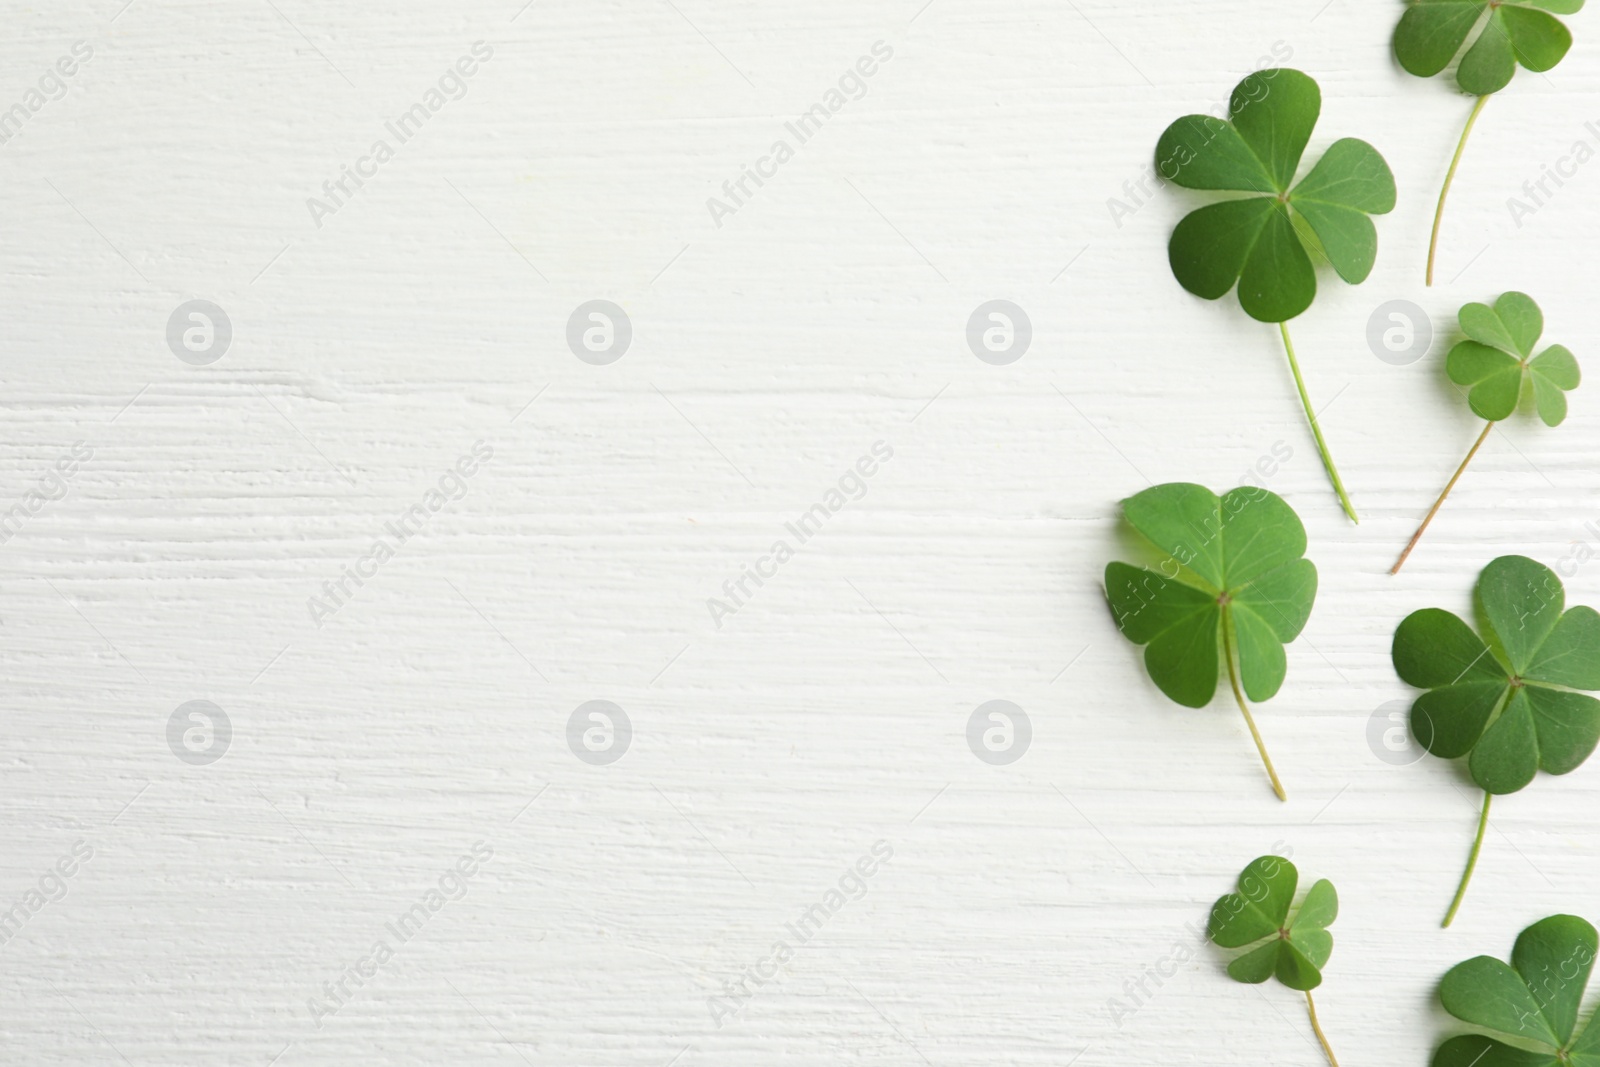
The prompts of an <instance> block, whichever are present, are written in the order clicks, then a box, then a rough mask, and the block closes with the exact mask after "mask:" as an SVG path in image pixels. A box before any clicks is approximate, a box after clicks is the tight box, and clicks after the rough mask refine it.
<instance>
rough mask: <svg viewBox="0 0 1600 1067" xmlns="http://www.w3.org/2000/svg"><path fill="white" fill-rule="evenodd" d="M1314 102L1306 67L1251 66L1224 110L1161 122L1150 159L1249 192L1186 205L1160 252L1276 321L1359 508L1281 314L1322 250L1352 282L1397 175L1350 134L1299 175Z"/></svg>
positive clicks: (1334, 478)
mask: <svg viewBox="0 0 1600 1067" xmlns="http://www.w3.org/2000/svg"><path fill="white" fill-rule="evenodd" d="M1321 112H1322V90H1320V89H1319V88H1317V83H1316V82H1315V81H1313V80H1312V79H1311V78H1309V77H1307V76H1306V75H1305V74H1302V73H1301V72H1300V71H1298V70H1289V69H1274V70H1263V71H1258V72H1256V73H1255V74H1252V75H1250V76H1249V77H1247V78H1245V79H1244V80H1243V81H1242V82H1240V83H1239V84H1238V86H1237V87H1235V88H1234V90H1233V95H1232V96H1231V97H1230V98H1229V105H1228V118H1227V119H1226V120H1223V119H1219V118H1215V117H1213V116H1211V115H1185V116H1184V117H1183V118H1180V119H1178V120H1177V121H1176V122H1174V123H1173V124H1172V125H1170V126H1168V127H1167V129H1166V132H1164V133H1163V134H1162V135H1161V139H1160V141H1159V142H1157V144H1156V168H1157V169H1158V170H1159V171H1160V173H1161V176H1162V177H1163V178H1166V179H1167V180H1168V181H1171V182H1173V183H1175V184H1177V185H1181V186H1183V187H1185V188H1188V189H1202V190H1209V191H1216V192H1225V193H1230V194H1239V193H1243V194H1245V195H1244V196H1242V197H1241V196H1230V197H1229V198H1227V199H1224V200H1221V201H1219V202H1217V203H1213V204H1209V205H1207V206H1205V207H1202V208H1198V209H1197V210H1195V211H1192V212H1190V213H1189V214H1188V215H1187V216H1185V217H1184V218H1183V220H1182V221H1180V222H1179V223H1178V225H1177V227H1176V228H1175V229H1174V230H1173V231H1172V239H1171V241H1170V242H1169V243H1168V245H1167V259H1168V262H1169V263H1170V264H1171V266H1172V273H1173V275H1174V276H1175V277H1176V278H1177V279H1178V283H1179V284H1180V285H1182V286H1183V287H1184V288H1185V289H1187V290H1188V291H1189V292H1191V293H1194V294H1195V295H1196V296H1200V297H1204V298H1205V299H1207V300H1218V299H1220V298H1222V297H1224V296H1226V295H1227V294H1228V293H1229V292H1230V291H1232V290H1234V289H1235V288H1237V292H1238V298H1239V305H1240V306H1241V307H1242V308H1244V310H1245V313H1246V314H1248V315H1249V316H1250V317H1251V318H1254V319H1257V320H1259V321H1261V322H1275V323H1277V324H1278V331H1279V333H1280V334H1282V336H1283V346H1284V350H1285V352H1286V353H1287V354H1288V357H1289V366H1290V367H1291V368H1292V369H1293V371H1294V379H1295V385H1296V386H1297V387H1298V389H1299V392H1300V401H1301V404H1302V405H1303V406H1304V407H1305V412H1306V419H1307V421H1308V422H1309V423H1310V424H1311V432H1312V434H1313V436H1314V437H1315V438H1316V442H1317V451H1318V452H1319V453H1320V454H1321V456H1322V463H1323V466H1325V467H1326V468H1327V471H1328V478H1329V480H1330V481H1331V482H1332V483H1333V488H1334V491H1335V492H1336V493H1337V494H1338V497H1339V502H1340V504H1341V505H1342V506H1343V507H1344V510H1345V513H1346V514H1347V515H1349V516H1350V518H1351V519H1352V520H1355V519H1356V511H1355V505H1353V504H1352V503H1351V502H1350V496H1349V494H1348V493H1346V492H1345V488H1344V483H1343V481H1341V480H1340V478H1339V472H1338V469H1337V468H1336V467H1335V466H1334V463H1333V457H1332V456H1331V455H1330V454H1329V452H1328V445H1327V442H1326V441H1324V440H1323V438H1322V428H1321V426H1320V425H1319V424H1318V423H1317V416H1316V411H1315V410H1314V409H1313V408H1312V406H1311V400H1310V397H1309V396H1308V395H1307V393H1306V388H1305V381H1304V379H1303V378H1302V377H1301V374H1300V364H1299V362H1298V360H1297V359H1296V358H1295V353H1294V345H1293V343H1292V342H1291V341H1290V340H1289V327H1288V325H1287V323H1288V320H1290V319H1292V318H1294V317H1295V316H1297V315H1299V314H1300V313H1301V312H1303V311H1305V310H1306V308H1308V307H1310V306H1311V302H1312V300H1313V299H1315V297H1316V295H1317V274H1316V268H1315V266H1314V265H1313V264H1314V262H1315V261H1316V260H1319V259H1325V260H1327V261H1328V262H1329V263H1330V264H1332V266H1333V269H1334V270H1335V271H1336V272H1337V273H1338V274H1339V276H1340V277H1341V278H1343V279H1344V280H1345V281H1347V282H1349V283H1350V284H1352V285H1355V284H1359V283H1360V282H1363V281H1365V280H1366V278H1367V275H1368V274H1370V273H1371V272H1372V265H1373V262H1374V261H1375V260H1376V258H1377V254H1378V230H1377V227H1376V226H1374V225H1373V223H1372V219H1371V218H1370V216H1372V215H1382V214H1385V213H1387V212H1389V211H1392V210H1394V205H1395V186H1394V175H1393V174H1392V173H1391V172H1390V170H1389V165H1388V164H1387V163H1385V162H1384V159H1383V156H1381V155H1379V154H1378V150H1377V149H1376V148H1373V147H1372V146H1371V145H1370V144H1367V143H1366V142H1365V141H1359V140H1356V139H1355V138H1348V137H1347V138H1345V139H1343V140H1340V141H1335V142H1334V143H1333V144H1332V145H1331V146H1329V148H1328V150H1327V151H1326V152H1324V153H1323V154H1322V158H1321V159H1319V160H1318V161H1317V163H1316V165H1315V166H1313V167H1312V168H1311V170H1310V172H1309V173H1307V174H1306V175H1305V177H1303V178H1302V179H1301V180H1300V182H1299V184H1295V175H1296V174H1297V173H1298V172H1299V169H1300V160H1301V157H1302V156H1303V155H1304V154H1305V150H1306V145H1307V144H1308V143H1309V142H1310V140H1311V133H1312V131H1313V130H1314V129H1315V128H1316V125H1317V118H1318V116H1319V115H1320V114H1321Z"/></svg>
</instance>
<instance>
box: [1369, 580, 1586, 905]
mask: <svg viewBox="0 0 1600 1067" xmlns="http://www.w3.org/2000/svg"><path fill="white" fill-rule="evenodd" d="M1474 600H1475V606H1476V609H1477V610H1476V613H1477V616H1478V619H1479V621H1480V627H1481V629H1482V632H1483V634H1484V636H1483V637H1479V636H1478V634H1477V633H1475V632H1474V631H1473V629H1472V627H1470V626H1469V625H1467V623H1466V622H1464V621H1462V620H1461V619H1460V618H1459V617H1457V616H1455V615H1453V614H1451V613H1450V612H1448V611H1444V610H1442V609H1440V608H1424V609H1423V610H1421V611H1416V612H1413V613H1412V614H1410V615H1408V616H1406V618H1405V619H1404V620H1403V621H1402V622H1401V623H1400V626H1399V628H1398V629H1396V630H1395V634H1394V646H1393V651H1392V655H1393V658H1394V666H1395V671H1396V672H1397V673H1398V674H1399V675H1400V677H1401V679H1402V680H1404V681H1405V682H1406V683H1407V684H1409V685H1413V686H1415V687H1417V688H1418V689H1423V690H1426V692H1424V693H1423V694H1422V695H1421V696H1419V697H1418V698H1417V699H1416V701H1415V703H1413V704H1412V707H1411V733H1412V736H1413V737H1415V738H1416V739H1417V740H1418V742H1419V743H1421V744H1422V746H1423V747H1424V748H1425V749H1427V750H1428V751H1429V752H1430V753H1432V754H1433V755H1435V756H1438V757H1440V758H1442V759H1460V758H1463V757H1465V758H1466V760H1467V769H1468V771H1469V773H1470V774H1471V775H1472V780H1473V781H1474V782H1476V783H1477V784H1478V786H1479V787H1480V788H1482V789H1483V791H1484V799H1483V813H1482V816H1481V817H1480V819H1479V823H1478V836H1477V839H1476V841H1475V843H1474V844H1473V846H1472V852H1471V853H1470V855H1469V857H1468V861H1467V869H1466V872H1465V873H1464V874H1463V875H1462V878H1461V886H1460V888H1459V889H1458V890H1457V892H1456V896H1455V900H1454V902H1452V904H1451V905H1450V911H1449V913H1448V914H1447V915H1446V916H1445V921H1444V925H1446V926H1449V925H1450V921H1451V920H1452V919H1454V918H1455V913H1456V909H1457V908H1459V907H1460V906H1461V900H1462V897H1463V896H1464V895H1465V894H1466V890H1467V882H1468V881H1469V880H1470V879H1471V877H1472V870H1473V867H1474V866H1475V865H1476V864H1477V859H1478V850H1479V849H1480V848H1481V847H1482V844H1483V831H1484V827H1485V826H1486V825H1487V822H1488V818H1489V801H1490V798H1492V797H1494V796H1496V795H1500V794H1505V793H1515V792H1517V791H1518V790H1520V789H1522V788H1524V787H1525V786H1527V785H1528V783H1530V782H1532V781H1533V779H1534V776H1535V775H1536V774H1537V773H1538V772H1539V771H1540V770H1543V771H1545V772H1546V773H1547V774H1567V773H1569V772H1571V771H1574V770H1576V769H1577V768H1578V767H1579V766H1580V765H1581V764H1582V763H1583V762H1584V760H1586V759H1588V758H1589V756H1590V754H1591V753H1593V752H1594V749H1595V745H1596V743H1597V742H1600V700H1596V699H1595V698H1594V697H1591V696H1587V695H1586V694H1585V693H1582V692H1579V690H1600V612H1596V611H1595V610H1594V609H1593V608H1588V607H1575V608H1572V609H1570V610H1564V608H1565V603H1566V592H1565V590H1564V589H1563V588H1562V586H1561V581H1560V579H1558V578H1557V577H1556V575H1555V572H1553V571H1551V570H1550V569H1549V568H1548V567H1546V566H1544V565H1543V564H1540V563H1536V562H1534V561H1533V560H1531V559H1528V558H1527V557H1525V556H1501V557H1500V558H1499V559H1496V560H1494V561H1493V562H1491V563H1490V564H1489V565H1488V566H1487V567H1485V568H1484V569H1483V573H1482V574H1480V575H1479V576H1478V585H1477V589H1476V592H1475V595H1474Z"/></svg>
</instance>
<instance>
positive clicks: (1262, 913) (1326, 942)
mask: <svg viewBox="0 0 1600 1067" xmlns="http://www.w3.org/2000/svg"><path fill="white" fill-rule="evenodd" d="M1299 880H1300V872H1299V871H1297V870H1295V867H1294V864H1292V863H1290V862H1289V861H1288V860H1286V859H1283V858H1282V857H1279V856H1261V857H1259V858H1257V859H1254V860H1251V861H1250V863H1249V865H1248V866H1246V867H1245V869H1244V870H1243V871H1241V872H1240V873H1239V891H1238V892H1237V893H1225V894H1223V896H1221V897H1220V898H1218V900H1217V902H1216V903H1215V904H1213V905H1212V906H1211V918H1210V920H1209V921H1208V922H1207V923H1206V936H1207V937H1209V938H1210V939H1211V940H1212V941H1213V942H1215V943H1216V944H1218V945H1220V946H1222V947H1223V948H1230V949H1244V950H1245V951H1244V952H1242V953H1241V954H1239V955H1238V956H1235V957H1234V958H1233V960H1232V962H1230V963H1229V964H1228V976H1229V977H1230V978H1232V979H1233V980H1234V981H1236V982H1249V983H1251V984H1256V985H1259V984H1260V983H1262V982H1265V981H1266V980H1267V979H1268V978H1271V977H1273V976H1274V975H1276V976H1277V978H1278V981H1280V982H1282V983H1283V984H1284V985H1286V986H1288V987H1289V988H1290V989H1295V990H1299V991H1300V992H1302V993H1304V994H1305V995H1306V1009H1307V1010H1308V1011H1309V1012H1310V1013H1311V1026H1312V1029H1314V1030H1315V1031H1316V1032H1317V1040H1319V1041H1320V1042H1322V1050H1323V1052H1325V1053H1326V1054H1327V1056H1328V1062H1329V1063H1330V1064H1333V1065H1334V1067H1337V1063H1338V1061H1337V1060H1335V1059H1334V1058H1333V1049H1332V1048H1330V1047H1329V1046H1328V1039H1327V1037H1326V1036H1325V1035H1324V1034H1323V1032H1322V1026H1321V1025H1320V1024H1319V1023H1318V1022H1317V1007H1316V1004H1315V1002H1313V1001H1312V999H1311V991H1312V990H1313V989H1315V988H1317V987H1318V986H1319V985H1321V984H1322V968H1324V967H1326V966H1327V965H1328V957H1329V956H1330V955H1332V953H1333V935H1332V934H1330V933H1328V927H1329V926H1330V925H1332V923H1333V920H1334V919H1336V918H1337V917H1338V915H1339V895H1338V893H1336V892H1335V891H1334V888H1333V883H1332V882H1330V881H1328V880H1327V879H1326V878H1324V879H1322V880H1320V881H1318V882H1317V883H1316V884H1315V885H1313V886H1312V887H1311V889H1310V890H1309V891H1308V892H1307V893H1306V896H1305V899H1304V900H1303V901H1301V902H1300V907H1299V908H1298V909H1296V910H1295V913H1294V917H1293V918H1290V916H1289V912H1290V910H1291V906H1292V905H1293V903H1294V891H1295V886H1296V885H1297V884H1298V883H1299Z"/></svg>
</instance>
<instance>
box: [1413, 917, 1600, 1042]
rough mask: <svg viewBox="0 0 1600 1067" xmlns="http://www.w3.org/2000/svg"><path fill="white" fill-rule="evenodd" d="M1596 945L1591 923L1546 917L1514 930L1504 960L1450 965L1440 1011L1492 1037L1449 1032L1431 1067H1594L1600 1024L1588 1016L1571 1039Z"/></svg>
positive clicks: (1489, 958) (1441, 985) (1490, 958)
mask: <svg viewBox="0 0 1600 1067" xmlns="http://www.w3.org/2000/svg"><path fill="white" fill-rule="evenodd" d="M1597 948H1600V942H1597V939H1596V935H1595V929H1594V927H1593V926H1591V925H1590V924H1589V923H1587V922H1586V921H1584V920H1583V919H1580V918H1578V917H1577V916H1576V915H1552V916H1550V917H1549V918H1547V919H1540V920H1539V921H1538V922H1536V923H1534V924H1533V925H1532V926H1530V927H1528V928H1527V929H1526V930H1524V931H1522V933H1521V934H1519V935H1517V943H1516V945H1515V946H1514V947H1513V948H1512V950H1511V962H1510V964H1506V963H1504V962H1502V961H1501V960H1497V959H1495V958H1494V957H1493V956H1475V957H1473V958H1472V959H1470V960H1466V961H1464V962H1462V963H1458V964H1456V965H1455V966H1454V967H1452V968H1450V970H1449V971H1447V972H1446V973H1445V976H1444V980H1443V981H1442V982H1440V983H1439V1000H1440V1002H1441V1003H1442V1004H1443V1005H1444V1009H1445V1011H1448V1012H1449V1013H1450V1014H1451V1015H1454V1016H1455V1017H1456V1018H1457V1019H1460V1020H1461V1021H1462V1022H1465V1023H1471V1024H1472V1025H1473V1026H1477V1027H1479V1028H1481V1029H1483V1030H1487V1031H1489V1032H1490V1034H1492V1035H1495V1036H1490V1034H1462V1035H1460V1036H1459V1037H1452V1038H1450V1039H1449V1040H1447V1041H1446V1042H1445V1043H1444V1044H1442V1045H1440V1046H1439V1050H1438V1051H1437V1052H1435V1053H1434V1054H1433V1067H1470V1065H1471V1064H1475V1063H1476V1064H1479V1065H1480V1067H1600V1025H1596V1024H1595V1022H1594V1020H1593V1018H1591V1019H1590V1022H1589V1023H1588V1025H1586V1026H1585V1027H1584V1028H1583V1030H1582V1031H1581V1032H1578V1036H1577V1037H1576V1038H1574V1037H1573V1034H1574V1032H1576V1031H1577V1028H1578V1008H1579V1006H1580V1004H1581V1002H1582V1000H1583V992H1584V987H1585V986H1587V985H1588V984H1589V972H1590V971H1591V970H1592V969H1593V967H1594V960H1595V952H1596V950H1597ZM1502 1039H1510V1040H1511V1041H1515V1042H1517V1044H1514V1045H1513V1044H1508V1043H1506V1041H1505V1040H1502ZM1527 1046H1533V1047H1532V1048H1529V1047H1527Z"/></svg>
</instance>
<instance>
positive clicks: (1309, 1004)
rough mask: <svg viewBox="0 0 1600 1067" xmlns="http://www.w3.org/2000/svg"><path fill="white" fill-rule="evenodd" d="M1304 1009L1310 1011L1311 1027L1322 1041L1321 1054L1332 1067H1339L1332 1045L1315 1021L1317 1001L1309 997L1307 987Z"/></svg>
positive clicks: (1309, 992) (1309, 993) (1309, 991)
mask: <svg viewBox="0 0 1600 1067" xmlns="http://www.w3.org/2000/svg"><path fill="white" fill-rule="evenodd" d="M1306 1011H1308V1012H1310V1013H1311V1029H1313V1030H1315V1031H1316V1032H1317V1040H1318V1041H1320V1042H1322V1051H1323V1054H1324V1055H1326V1056H1327V1057H1328V1062H1329V1063H1330V1064H1332V1065H1333V1067H1339V1061H1338V1060H1336V1059H1334V1058H1333V1046H1332V1045H1330V1044H1328V1035H1327V1034H1325V1033H1323V1032H1322V1024H1321V1023H1319V1022H1317V1002H1316V1001H1314V1000H1312V999H1311V990H1309V989H1308V990H1306Z"/></svg>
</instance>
